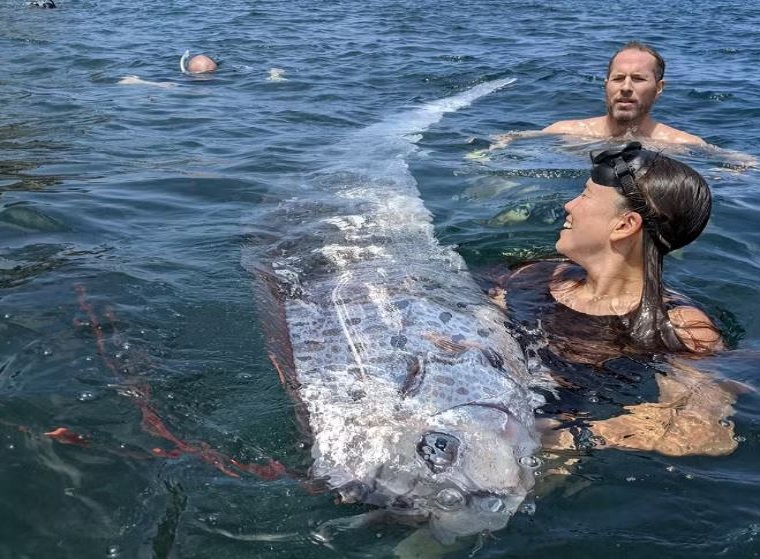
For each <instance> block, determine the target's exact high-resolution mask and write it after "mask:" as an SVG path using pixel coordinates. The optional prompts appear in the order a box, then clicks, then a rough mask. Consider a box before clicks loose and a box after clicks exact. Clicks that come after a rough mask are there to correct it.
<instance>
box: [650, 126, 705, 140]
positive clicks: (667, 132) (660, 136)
mask: <svg viewBox="0 0 760 559" xmlns="http://www.w3.org/2000/svg"><path fill="white" fill-rule="evenodd" d="M649 137H650V138H652V139H653V140H656V141H660V142H667V143H669V144H696V145H702V144H706V143H707V142H705V141H704V140H703V139H702V138H700V137H699V136H695V135H694V134H689V133H688V132H684V131H683V130H678V129H677V128H673V127H672V126H668V125H667V124H663V123H661V122H658V123H657V125H656V126H655V127H654V130H652V133H651V134H650V136H649Z"/></svg>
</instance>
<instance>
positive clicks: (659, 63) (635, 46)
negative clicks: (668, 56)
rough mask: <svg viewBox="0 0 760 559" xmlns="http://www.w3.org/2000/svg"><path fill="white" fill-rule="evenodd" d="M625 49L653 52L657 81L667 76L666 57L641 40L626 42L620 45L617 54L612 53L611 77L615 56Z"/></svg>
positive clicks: (608, 69)
mask: <svg viewBox="0 0 760 559" xmlns="http://www.w3.org/2000/svg"><path fill="white" fill-rule="evenodd" d="M624 50H639V51H641V52H646V53H648V54H651V55H652V56H653V57H654V77H655V79H656V80H657V81H660V80H661V79H662V78H663V77H665V59H664V58H663V57H662V56H660V53H659V52H657V51H656V50H654V49H653V48H652V47H650V46H649V45H647V44H644V43H641V42H639V41H628V42H627V43H626V44H624V45H623V46H622V47H620V48H619V49H618V50H617V52H616V53H615V54H613V55H612V58H610V61H609V63H608V64H607V77H610V72H611V71H612V63H613V62H614V61H615V57H616V56H617V55H618V54H620V53H621V52H623V51H624Z"/></svg>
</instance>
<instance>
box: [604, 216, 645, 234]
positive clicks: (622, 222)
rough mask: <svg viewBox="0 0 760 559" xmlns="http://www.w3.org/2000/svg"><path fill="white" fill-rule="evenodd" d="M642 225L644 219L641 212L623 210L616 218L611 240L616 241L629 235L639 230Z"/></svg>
mask: <svg viewBox="0 0 760 559" xmlns="http://www.w3.org/2000/svg"><path fill="white" fill-rule="evenodd" d="M643 225H644V220H643V219H642V218H641V214H639V213H637V212H625V213H624V214H622V215H621V216H620V217H619V218H618V221H617V223H616V224H615V228H614V229H613V230H612V234H611V238H612V240H613V241H617V240H620V239H626V238H628V237H631V236H633V235H635V234H636V233H638V232H639V231H641V228H642V226H643Z"/></svg>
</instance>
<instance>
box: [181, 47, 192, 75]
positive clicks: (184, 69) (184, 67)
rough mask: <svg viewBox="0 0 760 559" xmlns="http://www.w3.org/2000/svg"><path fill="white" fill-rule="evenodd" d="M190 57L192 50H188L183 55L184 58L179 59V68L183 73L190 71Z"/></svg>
mask: <svg viewBox="0 0 760 559" xmlns="http://www.w3.org/2000/svg"><path fill="white" fill-rule="evenodd" d="M189 58H190V50H189V49H188V50H186V51H185V54H183V55H182V58H180V59H179V69H180V71H181V72H182V73H183V74H189V73H190V72H188V71H187V60H188V59H189Z"/></svg>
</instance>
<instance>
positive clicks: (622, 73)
mask: <svg viewBox="0 0 760 559" xmlns="http://www.w3.org/2000/svg"><path fill="white" fill-rule="evenodd" d="M654 68H655V59H654V56H652V55H651V54H649V53H648V52H644V51H640V50H636V49H629V50H624V51H623V52H621V53H619V54H618V55H617V56H616V57H615V59H614V60H613V61H612V66H611V67H610V73H609V75H608V76H607V80H606V81H605V91H606V97H607V113H608V114H609V115H610V116H611V117H612V118H613V119H615V120H616V121H617V122H620V123H631V124H636V123H638V122H641V121H642V120H643V119H644V118H646V116H647V115H648V114H649V111H651V110H652V105H654V102H655V101H656V100H657V98H658V97H659V96H660V93H662V87H663V85H664V83H665V82H664V81H663V80H660V81H657V78H656V77H655V73H654Z"/></svg>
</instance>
